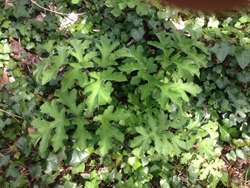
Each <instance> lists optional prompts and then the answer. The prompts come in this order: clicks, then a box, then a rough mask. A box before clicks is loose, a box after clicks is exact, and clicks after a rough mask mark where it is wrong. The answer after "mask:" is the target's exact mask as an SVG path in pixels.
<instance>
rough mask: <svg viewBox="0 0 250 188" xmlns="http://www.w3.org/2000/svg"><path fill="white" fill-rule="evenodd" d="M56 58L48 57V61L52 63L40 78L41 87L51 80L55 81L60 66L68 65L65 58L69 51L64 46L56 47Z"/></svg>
mask: <svg viewBox="0 0 250 188" xmlns="http://www.w3.org/2000/svg"><path fill="white" fill-rule="evenodd" d="M56 49H57V53H58V55H57V56H52V57H50V60H51V61H52V62H54V64H53V65H52V67H51V68H50V69H49V70H46V71H45V72H44V73H43V76H42V85H44V84H46V83H47V82H49V81H50V80H51V78H54V79H56V77H57V71H58V69H59V68H60V67H61V66H62V65H65V64H67V63H68V61H67V57H68V55H69V53H70V51H71V50H69V49H67V47H65V46H57V47H56Z"/></svg>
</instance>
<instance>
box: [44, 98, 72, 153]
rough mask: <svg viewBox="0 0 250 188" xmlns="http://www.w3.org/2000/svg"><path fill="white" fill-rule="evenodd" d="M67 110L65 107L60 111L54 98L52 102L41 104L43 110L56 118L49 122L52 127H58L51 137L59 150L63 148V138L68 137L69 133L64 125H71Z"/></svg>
mask: <svg viewBox="0 0 250 188" xmlns="http://www.w3.org/2000/svg"><path fill="white" fill-rule="evenodd" d="M65 110H66V109H65V108H64V109H62V110H61V111H60V112H59V111H58V108H57V104H56V101H55V100H53V101H52V102H51V104H49V103H48V102H46V103H45V104H44V105H42V106H41V112H43V113H48V114H49V115H50V116H51V117H53V118H54V119H55V120H54V121H52V122H49V124H50V127H51V128H56V129H55V132H56V133H55V134H54V136H53V137H52V138H51V141H52V142H53V143H52V146H53V148H54V150H55V151H58V150H59V149H60V148H62V147H63V140H64V139H67V138H68V135H67V134H66V133H65V129H64V127H65V126H68V125H70V123H69V121H68V120H67V119H66V118H65Z"/></svg>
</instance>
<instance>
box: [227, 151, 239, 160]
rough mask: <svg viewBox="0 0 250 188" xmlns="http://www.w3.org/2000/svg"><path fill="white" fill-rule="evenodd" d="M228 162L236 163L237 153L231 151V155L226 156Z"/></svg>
mask: <svg viewBox="0 0 250 188" xmlns="http://www.w3.org/2000/svg"><path fill="white" fill-rule="evenodd" d="M226 156H227V159H228V160H232V161H236V159H237V156H236V154H235V151H233V150H232V151H231V152H230V153H227V154H226Z"/></svg>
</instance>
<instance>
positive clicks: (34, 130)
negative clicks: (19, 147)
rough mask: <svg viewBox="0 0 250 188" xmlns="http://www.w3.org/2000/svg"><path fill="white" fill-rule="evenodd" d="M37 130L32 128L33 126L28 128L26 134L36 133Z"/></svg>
mask: <svg viewBox="0 0 250 188" xmlns="http://www.w3.org/2000/svg"><path fill="white" fill-rule="evenodd" d="M36 131H37V128H34V127H33V126H29V128H28V133H32V132H36Z"/></svg>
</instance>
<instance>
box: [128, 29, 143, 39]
mask: <svg viewBox="0 0 250 188" xmlns="http://www.w3.org/2000/svg"><path fill="white" fill-rule="evenodd" d="M130 34H131V36H132V37H133V38H134V39H135V40H136V41H137V42H138V41H140V40H141V39H143V35H144V34H145V31H144V29H143V28H142V27H139V28H138V29H132V30H131V32H130Z"/></svg>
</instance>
